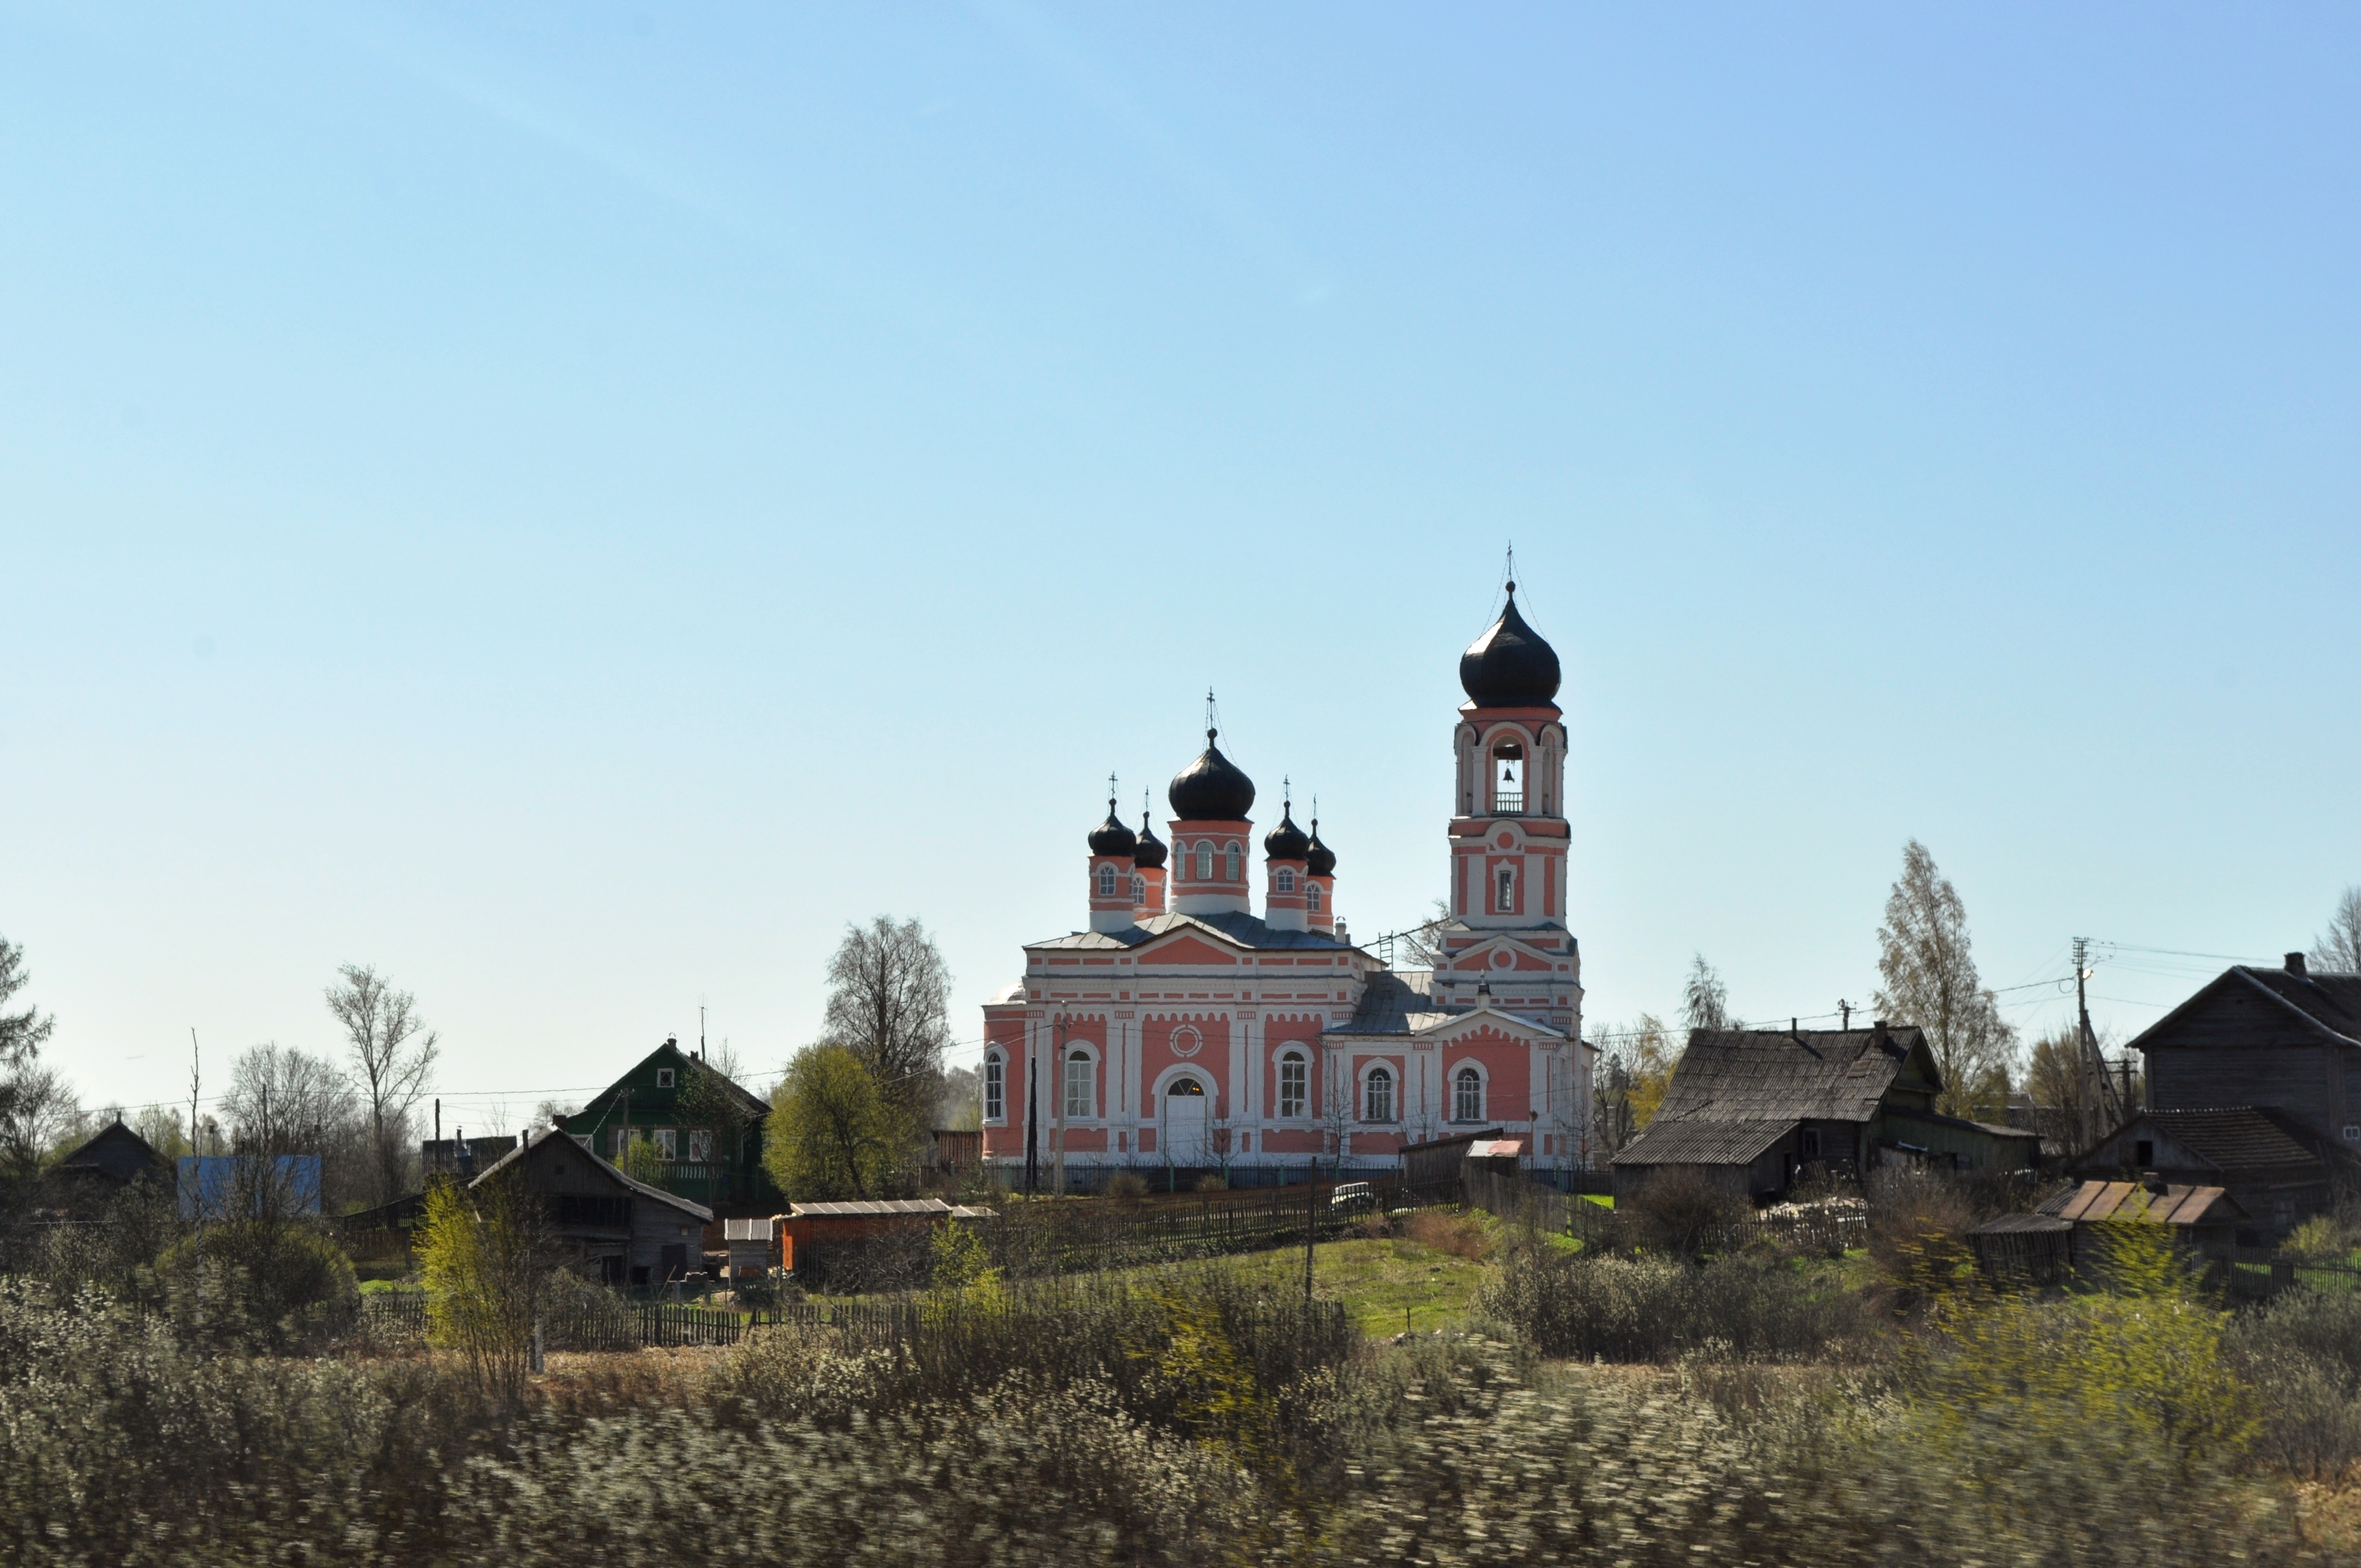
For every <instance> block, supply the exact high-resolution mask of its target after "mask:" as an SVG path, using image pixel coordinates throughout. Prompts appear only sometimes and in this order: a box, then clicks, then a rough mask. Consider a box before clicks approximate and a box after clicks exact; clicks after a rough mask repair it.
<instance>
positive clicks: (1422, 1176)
mask: <svg viewBox="0 0 2361 1568" xmlns="http://www.w3.org/2000/svg"><path fill="white" fill-rule="evenodd" d="M1504 1131H1505V1129H1504V1128H1500V1127H1486V1128H1485V1129H1483V1130H1482V1131H1481V1132H1470V1133H1455V1134H1453V1135H1451V1136H1449V1137H1447V1138H1429V1139H1427V1140H1426V1141H1424V1142H1423V1143H1415V1144H1404V1145H1403V1146H1402V1150H1401V1163H1402V1180H1403V1181H1404V1182H1406V1183H1408V1184H1409V1185H1410V1186H1412V1187H1416V1188H1419V1189H1422V1190H1432V1189H1440V1188H1444V1187H1448V1186H1450V1185H1451V1184H1452V1183H1454V1182H1455V1181H1457V1180H1458V1179H1460V1176H1461V1175H1462V1174H1463V1172H1464V1171H1465V1169H1466V1164H1467V1151H1468V1149H1469V1148H1471V1147H1472V1146H1475V1145H1476V1144H1477V1143H1478V1142H1480V1141H1481V1140H1483V1139H1486V1138H1497V1137H1499V1136H1500V1135H1501V1134H1502V1133H1503V1132H1504Z"/></svg>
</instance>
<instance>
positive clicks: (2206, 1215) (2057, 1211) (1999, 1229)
mask: <svg viewBox="0 0 2361 1568" xmlns="http://www.w3.org/2000/svg"><path fill="white" fill-rule="evenodd" d="M2245 1219H2246V1212H2245V1211H2244V1210H2242V1209H2240V1208H2239V1207H2238V1205H2237V1203H2236V1201H2234V1200H2233V1199H2232V1198H2231V1197H2230V1196H2229V1195H2228V1194H2227V1193H2226V1192H2224V1190H2222V1189H2221V1188H2219V1187H2194V1186H2189V1185H2185V1184H2179V1183H2172V1182H2163V1181H2149V1182H2138V1181H2085V1182H2083V1183H2082V1184H2081V1186H2079V1187H2076V1188H2073V1189H2071V1190H2068V1191H2065V1192H2060V1193H2059V1194H2058V1195H2057V1196H2055V1197H2053V1198H2051V1199H2050V1200H2049V1201H2047V1202H2045V1203H2043V1204H2042V1205H2041V1207H2040V1208H2038V1209H2037V1210H2036V1211H2034V1212H2032V1213H2030V1214H2003V1215H2002V1216H2000V1217H1999V1218H1998V1219H1996V1220H1991V1221H1987V1222H1986V1223H1983V1224H1981V1225H1978V1226H1977V1227H1976V1228H1975V1229H1974V1230H1972V1231H1971V1232H1969V1233H1968V1239H1969V1244H1970V1245H1971V1246H1973V1247H1974V1248H1975V1252H1976V1261H1977V1263H1978V1264H1979V1265H1980V1266H1982V1268H1983V1270H1984V1272H1985V1274H1987V1275H1988V1276H1990V1277H1993V1278H1994V1279H1998V1280H2003V1281H2009V1282H2015V1283H2023V1284H2035V1285H2054V1284H2059V1283H2060V1282H2062V1281H2063V1280H2065V1279H2066V1278H2067V1277H2069V1276H2070V1275H2073V1274H2077V1273H2082V1272H2086V1271H2088V1270H2090V1269H2092V1267H2094V1266H2097V1265H2098V1264H2100V1263H2101V1262H2103V1259H2104V1257H2105V1247H2104V1245H2103V1243H2101V1242H2100V1241H2099V1239H2098V1238H2099V1236H2100V1235H2101V1234H2103V1233H2102V1232H2101V1231H2100V1230H2099V1227H2101V1226H2106V1225H2116V1224H2127V1223H2138V1224H2152V1225H2167V1226H2169V1227H2171V1230H2172V1234H2173V1240H2174V1242H2175V1243H2176V1244H2178V1245H2182V1246H2185V1247H2188V1248H2190V1249H2191V1250H2192V1251H2194V1252H2196V1253H2198V1254H2200V1255H2203V1256H2206V1257H2210V1258H2226V1257H2229V1256H2231V1255H2232V1253H2233V1251H2234V1249H2235V1245H2236V1232H2237V1227H2238V1225H2239V1223H2240V1222H2242V1221H2243V1220H2245Z"/></svg>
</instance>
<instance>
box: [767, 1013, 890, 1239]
mask: <svg viewBox="0 0 2361 1568" xmlns="http://www.w3.org/2000/svg"><path fill="white" fill-rule="evenodd" d="M768 1126H769V1134H768V1136H767V1137H766V1138H765V1139H764V1141H763V1168H765V1169H767V1170H768V1171H769V1172H770V1173H771V1179H772V1180H774V1181H775V1182H777V1183H778V1187H779V1190H780V1191H781V1192H784V1193H785V1194H786V1195H787V1196H788V1197H789V1198H791V1199H794V1200H796V1201H798V1202H813V1201H825V1200H828V1199H831V1198H869V1197H873V1196H874V1195H876V1194H877V1193H878V1192H879V1191H881V1190H883V1189H884V1182H885V1176H886V1173H887V1171H888V1170H889V1169H891V1168H892V1164H893V1158H894V1155H895V1150H896V1147H897V1146H898V1121H897V1118H896V1115H895V1111H894V1108H893V1107H892V1106H891V1105H889V1104H888V1103H887V1102H886V1100H885V1096H884V1093H883V1092H882V1091H880V1089H879V1087H878V1083H877V1079H876V1077H875V1075H874V1074H873V1073H872V1072H871V1071H870V1070H869V1067H868V1064H867V1063H865V1062H863V1061H862V1059H861V1058H860V1057H859V1056H857V1055H855V1054H854V1053H853V1052H852V1051H851V1050H850V1049H848V1048H847V1047H843V1046H836V1045H818V1046H807V1047H804V1048H803V1049H802V1050H800V1051H797V1052H796V1056H795V1059H794V1060H793V1061H790V1062H789V1063H788V1064H787V1073H786V1076H785V1078H783V1079H781V1080H779V1087H778V1089H777V1090H776V1091H774V1093H773V1094H772V1096H771V1118H770V1122H769V1124H768Z"/></svg>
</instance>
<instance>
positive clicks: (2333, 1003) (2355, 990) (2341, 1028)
mask: <svg viewBox="0 0 2361 1568" xmlns="http://www.w3.org/2000/svg"><path fill="white" fill-rule="evenodd" d="M2225 989H2235V990H2238V991H2240V992H2246V994H2249V995H2251V994H2254V993H2255V992H2260V993H2261V994H2262V995H2263V996H2265V997H2266V998H2268V1000H2269V1001H2270V1002H2271V1003H2273V1004H2274V1005H2275V1006H2276V1007H2278V1008H2279V1010H2280V1011H2281V1012H2282V1013H2284V1014H2287V1015H2289V1016H2291V1017H2293V1018H2295V1019H2296V1020H2297V1021H2298V1022H2300V1023H2301V1024H2303V1025H2306V1026H2308V1027H2310V1028H2312V1029H2313V1030H2316V1031H2318V1032H2319V1033H2321V1034H2323V1035H2326V1036H2329V1037H2330V1038H2331V1039H2334V1040H2335V1041H2337V1042H2338V1043H2340V1044H2343V1045H2347V1046H2355V1047H2361V974H2336V973H2327V974H2312V973H2311V972H2309V971H2307V972H2305V973H2302V974H2298V973H2296V972H2295V971H2294V970H2287V969H2271V968H2269V967H2268V966H2265V965H2261V964H2233V965H2231V966H2230V967H2229V968H2228V969H2226V970H2223V971H2222V972H2221V973H2220V974H2218V975H2216V976H2214V977H2213V979H2212V980H2210V981H2206V982H2205V983H2204V984H2203V985H2202V986H2200V987H2198V988H2197V991H2196V992H2195V994H2193V995H2191V997H2190V998H2189V1000H2188V1001H2186V1002H2184V1003H2181V1004H2180V1006H2178V1007H2176V1008H2174V1009H2173V1010H2172V1011H2171V1012H2169V1013H2168V1014H2165V1015H2164V1016H2163V1017H2161V1018H2159V1019H2158V1020H2157V1021H2156V1022H2155V1023H2153V1024H2150V1025H2148V1026H2147V1028H2145V1029H2143V1030H2141V1031H2140V1032H2139V1034H2138V1035H2137V1036H2135V1037H2134V1039H2133V1040H2132V1042H2131V1045H2130V1046H2129V1047H2127V1048H2129V1049H2132V1050H2136V1051H2146V1050H2153V1049H2155V1048H2156V1046H2157V1045H2158V1044H2161V1043H2162V1042H2163V1040H2164V1039H2166V1038H2168V1037H2169V1035H2170V1033H2171V1031H2172V1030H2173V1028H2174V1027H2175V1026H2176V1025H2179V1024H2180V1020H2181V1019H2182V1017H2183V1016H2185V1015H2186V1014H2189V1013H2190V1012H2191V1011H2192V1010H2194V1009H2195V1008H2197V1007H2198V1006H2200V1005H2201V1004H2202V1003H2206V1002H2209V1001H2211V1000H2212V999H2213V998H2214V997H2215V996H2217V995H2220V994H2221V993H2222V992H2224V990H2225Z"/></svg>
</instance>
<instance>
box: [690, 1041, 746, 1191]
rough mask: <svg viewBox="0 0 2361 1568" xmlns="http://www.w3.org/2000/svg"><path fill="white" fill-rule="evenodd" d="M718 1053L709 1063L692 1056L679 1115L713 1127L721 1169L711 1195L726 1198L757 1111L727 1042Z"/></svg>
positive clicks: (694, 1124)
mask: <svg viewBox="0 0 2361 1568" xmlns="http://www.w3.org/2000/svg"><path fill="white" fill-rule="evenodd" d="M717 1055H718V1058H719V1059H717V1060H715V1061H714V1062H712V1063H711V1064H709V1065H708V1063H706V1062H705V1061H703V1060H700V1059H697V1058H690V1060H689V1063H688V1067H687V1069H686V1071H685V1072H684V1073H683V1074H682V1077H681V1083H680V1102H679V1104H680V1119H681V1121H682V1122H683V1123H685V1124H688V1125H691V1126H698V1127H708V1128H710V1129H711V1130H712V1133H713V1158H714V1160H715V1162H716V1163H717V1164H718V1165H719V1167H720V1170H721V1179H720V1181H719V1183H718V1184H717V1185H716V1186H715V1188H714V1189H713V1193H712V1195H713V1196H715V1197H723V1198H726V1197H728V1196H730V1181H731V1179H733V1178H734V1177H735V1176H736V1174H737V1168H738V1160H739V1158H740V1157H741V1154H742V1152H743V1151H744V1149H745V1147H746V1140H747V1139H748V1138H749V1137H751V1136H752V1135H753V1129H754V1124H755V1122H756V1120H757V1119H758V1113H756V1112H755V1111H754V1110H752V1108H751V1107H749V1106H748V1104H747V1103H746V1097H745V1094H744V1091H741V1090H740V1089H739V1087H738V1084H737V1078H738V1071H739V1068H738V1058H737V1057H736V1056H735V1055H734V1054H733V1053H732V1052H731V1051H730V1047H729V1046H728V1045H727V1044H726V1043H725V1044H724V1045H723V1046H722V1047H721V1049H720V1050H719V1052H718V1053H717Z"/></svg>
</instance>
